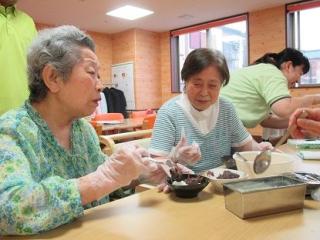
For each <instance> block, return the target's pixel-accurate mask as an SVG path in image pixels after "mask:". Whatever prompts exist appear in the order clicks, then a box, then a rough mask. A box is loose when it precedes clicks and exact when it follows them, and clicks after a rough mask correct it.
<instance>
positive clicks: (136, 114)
mask: <svg viewBox="0 0 320 240" xmlns="http://www.w3.org/2000/svg"><path fill="white" fill-rule="evenodd" d="M145 116H147V111H134V112H132V113H131V118H144V117H145Z"/></svg>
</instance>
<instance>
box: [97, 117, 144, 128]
mask: <svg viewBox="0 0 320 240" xmlns="http://www.w3.org/2000/svg"><path fill="white" fill-rule="evenodd" d="M142 125H143V118H126V119H124V121H123V122H122V123H119V124H102V131H114V130H124V129H135V128H141V127H142Z"/></svg>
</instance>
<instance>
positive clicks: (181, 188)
mask: <svg viewBox="0 0 320 240" xmlns="http://www.w3.org/2000/svg"><path fill="white" fill-rule="evenodd" d="M190 179H191V180H195V179H196V180H197V181H196V182H191V183H189V184H188V185H177V184H174V181H176V179H173V178H167V182H168V184H169V186H170V188H171V189H172V191H173V192H174V193H175V194H176V196H177V197H181V198H194V197H196V196H198V193H199V192H201V191H202V190H203V189H204V188H205V187H206V186H207V185H208V183H209V179H208V178H206V177H203V176H200V175H197V174H182V175H181V177H180V179H179V180H181V181H190Z"/></svg>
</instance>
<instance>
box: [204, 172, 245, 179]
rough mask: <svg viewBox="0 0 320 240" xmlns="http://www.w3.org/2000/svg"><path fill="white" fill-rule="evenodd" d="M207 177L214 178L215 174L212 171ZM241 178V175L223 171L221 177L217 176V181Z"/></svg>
mask: <svg viewBox="0 0 320 240" xmlns="http://www.w3.org/2000/svg"><path fill="white" fill-rule="evenodd" d="M207 175H208V176H211V177H214V173H213V172H212V171H208V172H207ZM239 177H240V175H239V174H237V173H234V172H231V171H228V170H225V171H223V173H222V174H221V173H220V174H219V176H217V177H216V178H217V179H232V178H239Z"/></svg>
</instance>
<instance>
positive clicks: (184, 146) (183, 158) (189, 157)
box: [172, 137, 201, 165]
mask: <svg viewBox="0 0 320 240" xmlns="http://www.w3.org/2000/svg"><path fill="white" fill-rule="evenodd" d="M172 159H173V160H174V161H177V162H179V163H182V164H188V165H194V164H195V163H196V162H198V161H199V160H200V159H201V151H200V148H199V145H198V144H197V143H195V142H194V143H192V144H191V145H188V143H187V140H186V138H185V137H182V138H181V139H180V141H179V142H178V144H177V146H176V147H175V149H174V151H173V156H172Z"/></svg>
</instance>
